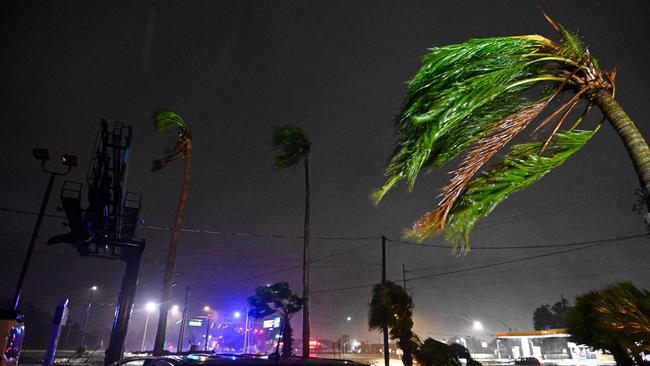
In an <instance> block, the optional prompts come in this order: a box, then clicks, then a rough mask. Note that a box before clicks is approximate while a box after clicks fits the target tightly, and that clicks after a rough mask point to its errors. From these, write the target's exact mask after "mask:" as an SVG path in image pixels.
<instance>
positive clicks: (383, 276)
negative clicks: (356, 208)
mask: <svg viewBox="0 0 650 366" xmlns="http://www.w3.org/2000/svg"><path fill="white" fill-rule="evenodd" d="M381 283H386V236H385V235H382V236H381ZM389 353H390V351H389V349H388V327H387V326H384V366H389V364H390V358H389V356H390V354H389Z"/></svg>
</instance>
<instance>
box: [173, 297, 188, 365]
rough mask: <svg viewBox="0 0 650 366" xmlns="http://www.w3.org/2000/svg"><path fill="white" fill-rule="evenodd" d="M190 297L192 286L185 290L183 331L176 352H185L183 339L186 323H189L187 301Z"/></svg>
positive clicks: (182, 317)
mask: <svg viewBox="0 0 650 366" xmlns="http://www.w3.org/2000/svg"><path fill="white" fill-rule="evenodd" d="M189 297H190V286H187V288H186V289H185V303H183V315H182V316H181V330H180V332H179V333H178V346H176V352H183V341H184V340H183V338H184V337H185V323H187V301H188V299H189Z"/></svg>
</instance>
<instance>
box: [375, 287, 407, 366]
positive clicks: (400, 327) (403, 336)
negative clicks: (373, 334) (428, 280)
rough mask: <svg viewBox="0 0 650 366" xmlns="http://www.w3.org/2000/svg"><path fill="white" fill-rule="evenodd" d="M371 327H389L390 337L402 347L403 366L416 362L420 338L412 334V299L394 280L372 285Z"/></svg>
mask: <svg viewBox="0 0 650 366" xmlns="http://www.w3.org/2000/svg"><path fill="white" fill-rule="evenodd" d="M368 328H369V329H370V330H373V329H378V330H383V329H385V328H389V329H390V337H391V339H397V345H398V346H399V348H401V349H402V352H403V354H402V363H403V364H404V366H412V365H413V355H414V353H415V351H416V350H417V348H418V343H419V339H418V337H417V336H416V335H415V333H413V299H412V298H411V296H410V295H409V294H408V293H407V292H406V291H405V290H404V288H403V287H401V286H398V285H396V284H395V283H394V282H391V281H386V282H384V283H379V284H377V285H375V287H373V289H372V297H371V298H370V308H369V309H368Z"/></svg>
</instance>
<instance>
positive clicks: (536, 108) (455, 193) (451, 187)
mask: <svg viewBox="0 0 650 366" xmlns="http://www.w3.org/2000/svg"><path fill="white" fill-rule="evenodd" d="M546 104H547V103H546V102H539V103H537V104H534V105H532V106H531V107H528V108H526V109H524V110H522V111H520V112H518V113H515V114H513V115H511V116H508V117H506V118H504V119H502V120H501V121H498V122H497V123H494V124H493V125H491V126H487V127H488V128H486V130H487V133H485V136H484V137H481V138H480V139H479V140H478V141H476V143H475V144H474V145H472V147H470V148H469V149H468V151H467V154H466V155H465V157H464V158H463V161H462V162H461V164H460V166H459V167H458V169H456V170H454V171H452V172H450V175H451V179H450V180H449V183H447V185H446V186H445V187H444V188H443V189H442V193H441V195H442V199H441V200H440V203H439V204H438V207H437V208H436V209H435V210H434V211H433V212H431V213H429V214H427V215H425V216H424V217H423V219H421V220H420V221H418V225H419V226H421V227H428V228H431V230H432V233H434V234H438V233H440V232H441V231H442V230H443V229H444V227H445V222H446V220H447V215H448V214H449V211H450V210H451V209H452V207H453V206H454V203H455V202H456V200H457V199H458V197H460V195H461V193H462V192H463V190H464V189H465V187H466V186H467V183H468V182H469V181H470V180H471V179H472V177H473V176H474V174H476V172H478V171H479V169H481V167H482V166H483V165H485V164H486V163H487V162H488V161H489V160H490V159H492V157H493V156H494V155H495V154H496V153H497V152H498V151H499V150H501V148H503V147H504V146H505V145H506V144H507V143H508V142H510V141H511V140H512V139H513V138H514V137H515V136H517V135H518V134H519V132H521V131H522V130H523V129H524V128H526V126H528V124H529V123H530V122H531V121H532V120H533V119H534V118H535V117H537V115H539V113H540V112H541V111H542V109H544V107H545V106H546Z"/></svg>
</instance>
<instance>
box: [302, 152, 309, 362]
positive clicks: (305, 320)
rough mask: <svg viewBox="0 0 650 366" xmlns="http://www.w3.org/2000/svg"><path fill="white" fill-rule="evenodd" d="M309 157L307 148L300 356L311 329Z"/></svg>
mask: <svg viewBox="0 0 650 366" xmlns="http://www.w3.org/2000/svg"><path fill="white" fill-rule="evenodd" d="M309 157H310V150H309V148H308V150H307V154H305V225H304V242H303V243H304V244H303V253H302V297H303V299H304V302H305V303H304V306H303V308H302V356H303V357H309V339H310V337H311V334H310V333H311V329H310V326H309V214H310V204H311V202H310V200H311V198H310V194H311V192H310V189H309Z"/></svg>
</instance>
